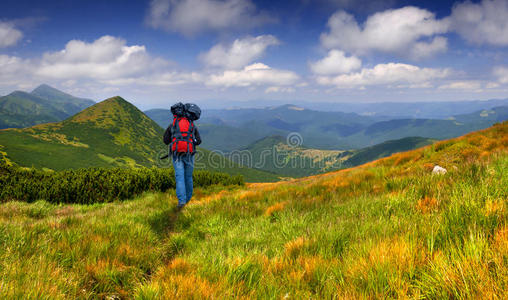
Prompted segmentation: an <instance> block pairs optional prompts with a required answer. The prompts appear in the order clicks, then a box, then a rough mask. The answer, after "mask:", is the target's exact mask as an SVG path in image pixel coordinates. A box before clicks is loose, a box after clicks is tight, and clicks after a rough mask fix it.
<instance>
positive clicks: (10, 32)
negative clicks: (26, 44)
mask: <svg viewBox="0 0 508 300" xmlns="http://www.w3.org/2000/svg"><path fill="white" fill-rule="evenodd" d="M22 37H23V33H22V32H21V31H19V30H18V29H16V28H15V27H14V25H13V24H12V23H8V22H2V21H0V48H5V47H9V46H14V45H16V44H17V43H18V42H19V40H21V38H22Z"/></svg>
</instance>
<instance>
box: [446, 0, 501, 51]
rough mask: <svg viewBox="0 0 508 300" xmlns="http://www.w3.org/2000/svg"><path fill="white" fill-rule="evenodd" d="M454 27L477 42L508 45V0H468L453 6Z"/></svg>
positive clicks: (452, 19) (470, 40) (465, 37)
mask: <svg viewBox="0 0 508 300" xmlns="http://www.w3.org/2000/svg"><path fill="white" fill-rule="evenodd" d="M450 19H451V24H452V29H453V30H455V31H456V32H457V33H459V34H460V35H461V36H462V37H463V38H464V39H466V40H467V41H469V42H471V43H475V44H491V45H496V46H507V45H508V1H506V0H483V1H482V2H481V3H472V2H470V1H466V2H463V3H459V4H457V5H455V6H454V7H453V10H452V15H451V17H450Z"/></svg>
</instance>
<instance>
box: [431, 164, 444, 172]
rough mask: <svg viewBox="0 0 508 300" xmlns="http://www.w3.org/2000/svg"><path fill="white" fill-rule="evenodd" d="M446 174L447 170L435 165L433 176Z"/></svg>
mask: <svg viewBox="0 0 508 300" xmlns="http://www.w3.org/2000/svg"><path fill="white" fill-rule="evenodd" d="M446 172H447V171H446V169H445V168H443V167H441V166H438V165H435V166H434V169H432V174H446Z"/></svg>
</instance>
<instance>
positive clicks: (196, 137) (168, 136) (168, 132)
mask: <svg viewBox="0 0 508 300" xmlns="http://www.w3.org/2000/svg"><path fill="white" fill-rule="evenodd" d="M172 127H173V123H171V124H169V126H168V128H167V129H166V131H165V132H164V139H163V140H164V144H166V145H169V144H170V143H171V140H172V139H173V137H172V136H171V132H172V131H173V130H172ZM193 136H194V145H195V146H197V145H199V144H201V136H200V135H199V131H198V128H197V127H196V124H194V134H193Z"/></svg>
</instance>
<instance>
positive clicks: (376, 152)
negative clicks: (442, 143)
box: [227, 136, 436, 177]
mask: <svg viewBox="0 0 508 300" xmlns="http://www.w3.org/2000/svg"><path fill="white" fill-rule="evenodd" d="M433 142H436V140H434V139H428V138H421V137H407V138H402V139H398V140H391V141H386V142H383V143H381V144H378V145H374V146H371V147H366V148H362V149H358V150H350V151H337V150H320V149H310V148H306V147H302V146H297V147H290V146H288V144H287V141H286V138H284V137H281V136H269V137H266V138H263V139H260V140H258V141H256V142H255V143H253V144H251V145H250V146H248V147H247V148H246V149H245V150H247V151H244V152H233V153H232V154H231V155H230V156H227V157H229V158H230V159H231V160H234V161H236V162H240V161H242V163H244V164H245V163H247V162H248V163H249V165H257V166H259V168H260V169H262V170H266V171H270V172H273V173H276V174H280V175H282V176H286V177H303V176H310V175H315V174H320V173H324V172H330V171H334V170H339V169H344V168H346V167H352V166H358V165H361V164H364V163H367V162H369V161H373V160H375V159H379V158H382V157H386V156H389V155H391V154H393V153H396V152H402V151H408V150H411V149H415V148H419V147H423V146H425V145H428V144H431V143H433ZM238 153H241V155H238ZM246 153H250V154H251V155H250V158H251V159H250V161H249V160H247V157H246V156H245V155H244V154H246Z"/></svg>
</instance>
